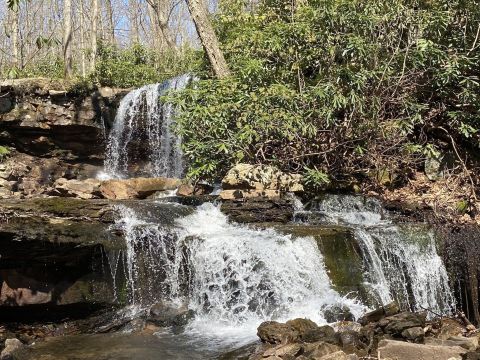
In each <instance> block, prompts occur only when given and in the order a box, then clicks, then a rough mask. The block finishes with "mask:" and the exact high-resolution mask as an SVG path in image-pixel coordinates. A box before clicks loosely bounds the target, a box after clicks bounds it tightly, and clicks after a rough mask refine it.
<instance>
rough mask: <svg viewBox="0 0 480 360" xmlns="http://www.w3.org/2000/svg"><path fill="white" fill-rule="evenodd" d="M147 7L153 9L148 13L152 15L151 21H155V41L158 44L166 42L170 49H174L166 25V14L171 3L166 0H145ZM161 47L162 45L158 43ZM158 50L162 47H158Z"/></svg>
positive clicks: (174, 45) (173, 42) (174, 46)
mask: <svg viewBox="0 0 480 360" xmlns="http://www.w3.org/2000/svg"><path fill="white" fill-rule="evenodd" d="M147 3H148V5H149V9H151V10H153V11H151V12H149V13H151V14H152V15H151V16H150V17H151V18H152V21H154V22H155V24H154V26H155V31H156V34H155V35H157V36H158V37H161V39H158V40H157V41H158V42H159V43H160V44H166V45H167V47H168V48H170V49H176V43H175V40H174V37H173V35H172V32H171V31H170V28H169V27H168V16H169V13H170V10H171V8H172V5H171V3H170V2H169V1H168V0H147ZM160 47H162V48H163V46H161V45H160ZM159 50H160V51H161V50H163V49H159Z"/></svg>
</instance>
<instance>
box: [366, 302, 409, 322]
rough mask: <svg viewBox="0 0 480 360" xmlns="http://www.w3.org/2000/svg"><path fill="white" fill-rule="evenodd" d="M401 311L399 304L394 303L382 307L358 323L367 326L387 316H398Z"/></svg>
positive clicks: (367, 314) (369, 313)
mask: <svg viewBox="0 0 480 360" xmlns="http://www.w3.org/2000/svg"><path fill="white" fill-rule="evenodd" d="M399 311H400V308H399V306H398V304H397V303H396V302H392V303H390V304H387V305H385V306H381V307H379V308H378V309H375V310H373V311H370V312H368V313H366V314H365V315H363V316H362V317H361V318H360V319H358V322H359V323H360V324H362V325H364V326H365V325H367V324H368V323H371V322H377V321H379V320H381V319H383V318H384V317H386V316H391V315H395V314H398V312H399Z"/></svg>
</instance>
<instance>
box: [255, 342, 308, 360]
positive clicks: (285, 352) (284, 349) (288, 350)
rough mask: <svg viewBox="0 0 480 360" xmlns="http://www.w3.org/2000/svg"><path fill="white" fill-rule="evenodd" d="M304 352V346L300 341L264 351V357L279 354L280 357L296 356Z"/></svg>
mask: <svg viewBox="0 0 480 360" xmlns="http://www.w3.org/2000/svg"><path fill="white" fill-rule="evenodd" d="M302 352H303V346H302V345H300V344H298V343H293V344H286V345H278V346H275V347H273V348H270V349H268V350H267V351H265V352H264V353H263V357H269V356H277V357H279V358H282V359H283V358H286V357H292V358H295V357H296V356H297V355H300V354H301V353H302Z"/></svg>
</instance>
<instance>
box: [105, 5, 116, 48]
mask: <svg viewBox="0 0 480 360" xmlns="http://www.w3.org/2000/svg"><path fill="white" fill-rule="evenodd" d="M105 7H106V8H107V9H106V10H107V21H108V33H109V38H110V39H109V40H110V42H111V43H112V44H115V24H114V23H113V8H112V0H105Z"/></svg>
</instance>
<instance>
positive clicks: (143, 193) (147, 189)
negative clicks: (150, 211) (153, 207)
mask: <svg viewBox="0 0 480 360" xmlns="http://www.w3.org/2000/svg"><path fill="white" fill-rule="evenodd" d="M180 184H181V181H180V180H179V179H170V178H163V177H159V178H132V179H126V180H107V181H103V182H102V184H101V186H100V191H101V192H102V194H103V196H104V197H105V198H107V199H111V200H126V199H145V198H147V197H148V196H150V195H153V194H154V193H156V192H159V191H165V190H175V189H176V188H177V187H178V186H179V185H180Z"/></svg>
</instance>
